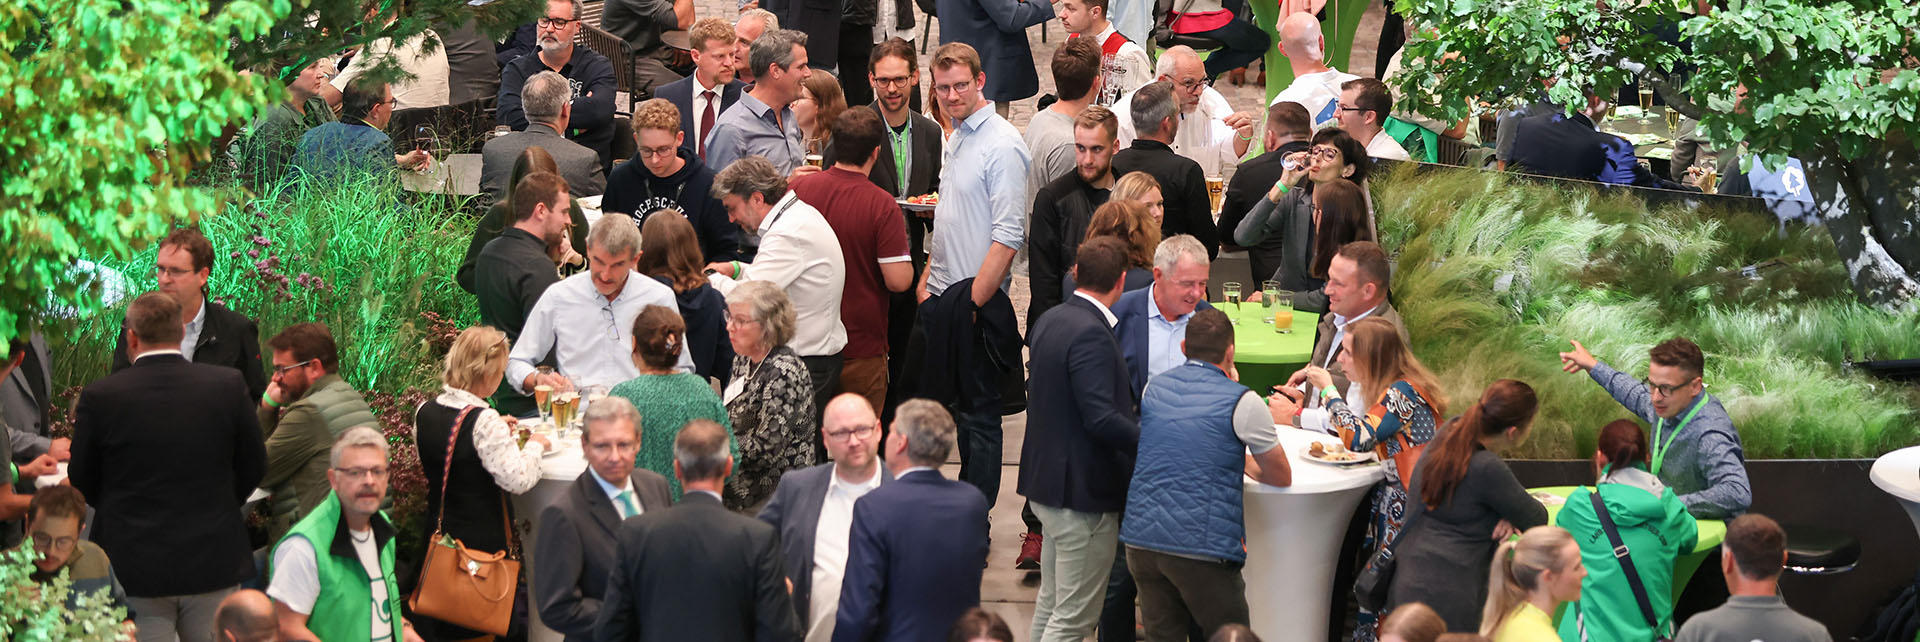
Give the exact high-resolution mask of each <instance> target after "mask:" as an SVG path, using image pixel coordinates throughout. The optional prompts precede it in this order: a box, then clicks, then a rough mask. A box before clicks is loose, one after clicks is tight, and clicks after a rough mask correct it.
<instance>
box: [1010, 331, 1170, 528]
mask: <svg viewBox="0 0 1920 642" xmlns="http://www.w3.org/2000/svg"><path fill="white" fill-rule="evenodd" d="M1031 337H1032V342H1031V344H1032V348H1033V358H1032V359H1031V360H1029V362H1028V363H1029V367H1030V368H1031V369H1030V370H1029V374H1028V379H1027V385H1028V386H1029V391H1028V393H1027V426H1028V429H1027V438H1026V442H1025V443H1024V444H1022V446H1021V451H1020V461H1022V462H1032V464H1031V465H1028V464H1022V465H1021V466H1020V494H1021V495H1025V496H1026V497H1027V499H1029V500H1032V501H1033V503H1036V504H1040V505H1043V506H1051V507H1054V508H1065V509H1068V510H1073V511H1078V512H1082V513H1118V512H1121V511H1122V510H1124V509H1125V508H1126V506H1127V482H1128V480H1130V479H1132V477H1133V459H1134V455H1135V453H1136V452H1138V450H1139V447H1140V415H1139V413H1138V412H1136V411H1135V410H1134V406H1135V405H1136V402H1135V399H1134V398H1133V379H1132V375H1131V374H1130V373H1129V372H1128V371H1127V359H1126V357H1125V356H1124V355H1122V354H1121V352H1120V342H1119V340H1118V339H1116V338H1115V336H1114V328H1113V327H1111V326H1108V325H1107V318H1106V315H1104V314H1101V313H1100V310H1099V309H1098V308H1096V307H1095V306H1094V304H1093V302H1091V301H1088V300H1086V299H1085V298H1082V297H1078V296H1075V297H1071V298H1069V299H1068V300H1067V301H1066V302H1065V303H1062V304H1060V305H1059V306H1056V307H1054V308H1053V309H1052V310H1049V311H1048V312H1047V313H1046V315H1045V316H1042V317H1040V319H1039V321H1038V322H1036V323H1034V326H1033V331H1032V333H1031Z"/></svg>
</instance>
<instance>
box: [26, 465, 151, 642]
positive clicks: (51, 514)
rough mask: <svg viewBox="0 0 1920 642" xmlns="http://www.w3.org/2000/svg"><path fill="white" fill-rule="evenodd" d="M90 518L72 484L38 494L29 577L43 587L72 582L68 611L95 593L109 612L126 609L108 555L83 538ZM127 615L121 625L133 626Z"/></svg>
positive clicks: (31, 519)
mask: <svg viewBox="0 0 1920 642" xmlns="http://www.w3.org/2000/svg"><path fill="white" fill-rule="evenodd" d="M86 517H87V502H86V499H85V498H83V497H81V496H80V491H77V490H74V489H73V487H72V486H67V485H65V484H62V485H58V486H51V487H48V488H46V489H43V490H41V491H40V492H38V493H34V495H33V502H32V503H31V504H29V505H28V508H27V536H28V537H31V538H32V539H33V544H32V545H33V558H32V559H33V570H32V571H29V572H28V575H27V578H28V579H30V580H33V583H34V584H36V585H41V586H45V585H47V584H50V583H52V582H53V580H54V578H56V577H60V575H61V574H62V573H65V574H66V575H67V579H68V580H69V581H71V582H72V584H71V585H70V588H71V590H72V592H70V593H68V594H67V601H66V608H67V609H69V610H71V609H76V608H78V607H79V604H78V603H79V600H80V597H81V596H83V595H84V596H89V597H90V596H93V595H96V594H104V595H105V596H106V599H107V605H106V606H107V608H110V609H111V608H126V607H127V596H126V593H125V592H124V591H123V590H121V588H120V581H119V580H118V579H117V578H115V577H114V575H113V564H112V562H111V561H110V560H108V559H107V553H106V551H102V550H100V546H99V545H97V544H94V543H93V542H89V541H87V540H84V539H80V525H81V523H82V522H83V521H84V520H85V519H86ZM12 590H18V589H12ZM128 615H129V618H128V619H127V620H126V622H125V623H124V624H123V626H127V627H131V626H132V625H133V620H132V618H131V615H132V611H128ZM103 633H104V632H103Z"/></svg>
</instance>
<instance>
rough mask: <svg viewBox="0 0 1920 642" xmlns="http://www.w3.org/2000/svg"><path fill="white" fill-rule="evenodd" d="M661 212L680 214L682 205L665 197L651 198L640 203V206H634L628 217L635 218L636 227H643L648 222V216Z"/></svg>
mask: <svg viewBox="0 0 1920 642" xmlns="http://www.w3.org/2000/svg"><path fill="white" fill-rule="evenodd" d="M660 210H673V211H676V212H678V211H680V203H678V202H676V201H674V200H673V199H671V198H667V197H665V196H649V197H647V198H646V199H644V200H642V201H640V204H639V205H635V206H633V211H632V212H629V213H628V214H627V215H628V216H632V217H633V224H634V225H642V224H645V223H646V222H647V216H649V215H651V214H653V213H654V212H658V211H660Z"/></svg>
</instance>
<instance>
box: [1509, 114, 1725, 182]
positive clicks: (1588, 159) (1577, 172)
mask: <svg viewBox="0 0 1920 642" xmlns="http://www.w3.org/2000/svg"><path fill="white" fill-rule="evenodd" d="M1508 164H1509V165H1514V166H1517V167H1508V169H1509V170H1513V171H1519V172H1525V173H1529V174H1540V175H1543V176H1558V177H1561V178H1576V179H1580V180H1587V181H1598V182H1601V183H1610V184H1614V185H1632V186H1634V187H1654V188H1660V189H1672V190H1685V191H1699V190H1697V189H1693V188H1690V187H1686V186H1682V185H1680V184H1679V183H1675V182H1673V181H1669V180H1667V179H1664V178H1660V177H1658V176H1654V175H1653V172H1651V171H1648V170H1647V168H1645V167H1641V166H1640V161H1639V159H1637V158H1635V157H1634V155H1633V143H1629V142H1627V140H1626V139H1624V138H1621V137H1619V136H1615V135H1613V134H1609V133H1606V132H1603V131H1600V130H1598V129H1595V128H1594V125H1593V121H1592V120H1590V119H1588V118H1587V116H1586V115H1585V114H1574V115H1572V116H1568V115H1566V114H1564V113H1561V112H1548V113H1544V114H1540V115H1537V116H1530V117H1527V118H1524V119H1521V120H1520V122H1519V124H1518V125H1517V126H1516V127H1515V128H1514V134H1513V158H1512V159H1510V160H1509V161H1508Z"/></svg>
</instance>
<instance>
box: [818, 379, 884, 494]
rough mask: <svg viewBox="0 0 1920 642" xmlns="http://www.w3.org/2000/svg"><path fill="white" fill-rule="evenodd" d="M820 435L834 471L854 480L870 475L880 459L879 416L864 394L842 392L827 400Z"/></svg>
mask: <svg viewBox="0 0 1920 642" xmlns="http://www.w3.org/2000/svg"><path fill="white" fill-rule="evenodd" d="M820 438H821V441H823V442H825V443H826V445H827V455H828V456H830V457H832V458H833V464H834V472H835V474H838V475H840V477H841V478H843V479H846V480H847V481H853V482H862V481H866V480H868V479H872V475H873V473H874V471H875V468H876V467H877V466H878V464H879V462H880V459H879V457H878V454H879V451H880V416H879V415H877V414H875V413H874V411H873V404H872V403H869V402H868V401H867V398H866V397H862V396H860V395H856V394H853V393H844V394H841V395H840V396H838V397H834V398H833V400H832V401H829V402H827V410H826V412H824V413H821V416H820Z"/></svg>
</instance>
